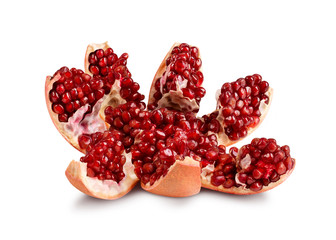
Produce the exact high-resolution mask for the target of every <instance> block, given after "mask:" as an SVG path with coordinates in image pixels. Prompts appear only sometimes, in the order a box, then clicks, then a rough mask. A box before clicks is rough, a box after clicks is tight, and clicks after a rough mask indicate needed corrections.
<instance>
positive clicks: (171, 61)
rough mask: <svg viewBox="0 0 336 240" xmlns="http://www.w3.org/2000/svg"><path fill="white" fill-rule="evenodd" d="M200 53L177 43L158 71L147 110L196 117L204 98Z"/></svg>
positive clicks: (193, 48) (186, 45)
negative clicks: (175, 112)
mask: <svg viewBox="0 0 336 240" xmlns="http://www.w3.org/2000/svg"><path fill="white" fill-rule="evenodd" d="M201 66H202V60H201V58H200V52H199V49H198V48H197V47H195V46H190V45H188V44H186V43H181V44H179V43H175V44H174V45H173V46H172V47H171V49H170V50H169V51H168V53H167V55H166V56H165V58H164V59H163V61H162V63H161V64H160V66H159V69H158V70H157V72H156V74H155V76H154V79H153V83H152V86H151V89H150V93H149V99H148V109H149V110H154V109H157V108H161V107H169V108H173V109H176V110H179V111H190V112H194V113H197V112H198V110H199V106H200V101H201V99H202V98H203V97H204V95H205V92H206V91H205V89H204V88H203V87H202V83H203V79H204V77H203V73H202V71H201Z"/></svg>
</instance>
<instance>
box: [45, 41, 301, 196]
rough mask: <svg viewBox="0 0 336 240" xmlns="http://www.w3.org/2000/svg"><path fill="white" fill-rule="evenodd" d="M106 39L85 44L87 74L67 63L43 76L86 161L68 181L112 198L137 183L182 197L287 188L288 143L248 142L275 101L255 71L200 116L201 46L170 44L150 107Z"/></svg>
mask: <svg viewBox="0 0 336 240" xmlns="http://www.w3.org/2000/svg"><path fill="white" fill-rule="evenodd" d="M127 58H128V54H126V53H124V54H122V55H120V57H118V55H117V54H116V53H114V51H113V50H112V48H110V47H109V46H108V45H107V43H103V44H92V45H89V46H88V48H87V51H86V56H85V72H84V71H82V70H79V69H75V68H71V69H69V68H67V67H62V68H61V69H59V70H58V71H57V72H56V73H55V74H54V75H53V76H52V77H51V76H50V77H47V80H46V88H45V89H46V91H45V94H46V102H47V107H48V111H49V114H50V116H51V118H52V120H53V123H54V124H55V126H56V128H57V129H58V130H59V131H60V133H61V134H62V135H63V136H64V138H65V139H66V140H67V141H68V142H69V143H70V144H72V145H73V146H74V147H75V148H77V149H78V150H79V151H81V152H83V153H84V154H85V155H84V156H83V157H81V159H80V161H79V162H77V161H72V162H71V163H70V164H69V166H68V168H67V170H66V176H67V178H68V179H69V181H70V182H71V183H72V184H73V185H74V186H75V187H76V188H77V189H79V190H80V191H82V192H84V193H86V194H88V195H90V196H93V197H96V198H102V199H116V198H119V197H121V196H123V195H125V194H126V193H127V192H129V191H130V190H131V189H132V188H133V187H134V186H135V184H136V183H137V182H138V181H140V183H141V187H142V188H143V189H144V190H146V191H149V192H152V193H155V194H159V195H164V196H171V197H186V196H191V195H194V194H197V193H198V192H199V191H200V189H201V187H205V188H209V189H213V190H217V191H221V192H226V193H232V194H241V195H247V194H255V193H260V192H264V191H267V190H269V189H271V188H274V187H275V186H277V185H279V184H280V183H282V182H283V181H284V180H285V179H286V178H287V177H288V176H289V175H290V174H291V173H292V171H293V169H294V166H295V160H294V159H293V158H292V157H291V155H290V150H289V147H288V146H287V145H285V146H279V145H278V143H277V142H276V140H274V139H266V138H255V139H253V140H252V142H251V143H250V144H247V145H245V146H243V147H241V148H240V149H239V150H238V149H237V148H236V147H232V148H231V149H230V150H228V151H227V149H226V147H228V146H229V145H231V144H233V143H235V142H237V141H239V140H241V139H243V138H244V137H246V136H247V135H248V134H250V133H251V132H252V131H253V130H255V129H256V128H257V127H258V126H259V125H260V123H261V121H262V120H263V119H264V117H265V115H266V113H267V110H268V108H269V106H270V102H271V99H272V93H273V91H272V89H271V88H270V87H269V83H268V82H266V81H264V80H263V79H262V77H261V76H260V75H258V74H254V75H250V76H247V77H245V78H239V79H238V80H236V81H234V82H231V83H224V84H223V86H222V87H221V89H220V90H218V94H217V107H216V109H215V110H214V111H213V112H212V113H209V114H207V115H204V116H202V117H197V116H196V114H197V112H198V110H199V106H200V101H201V99H202V98H203V97H204V95H205V89H204V88H203V87H202V83H203V80H204V76H203V74H202V72H201V66H202V60H201V58H200V53H199V49H198V48H197V47H195V46H190V45H188V44H186V43H182V44H178V43H176V44H174V45H173V47H172V48H171V49H170V50H169V52H168V54H167V55H166V57H165V58H164V60H163V62H162V63H161V65H160V66H159V69H158V71H157V73H156V74H155V76H154V79H153V83H152V86H151V89H150V93H149V100H148V107H147V108H146V104H145V103H144V101H143V100H144V95H142V94H141V93H139V89H140V86H139V84H138V83H136V82H135V81H134V80H133V79H132V78H131V73H130V72H129V70H128V68H127Z"/></svg>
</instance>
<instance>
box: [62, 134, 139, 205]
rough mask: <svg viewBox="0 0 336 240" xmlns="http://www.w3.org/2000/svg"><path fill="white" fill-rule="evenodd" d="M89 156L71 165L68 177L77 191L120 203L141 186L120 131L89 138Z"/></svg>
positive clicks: (88, 136)
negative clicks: (135, 188)
mask: <svg viewBox="0 0 336 240" xmlns="http://www.w3.org/2000/svg"><path fill="white" fill-rule="evenodd" d="M86 139H89V140H87V141H86V142H87V143H88V144H87V145H86V148H85V151H86V155H85V156H84V157H81V159H80V162H76V161H72V162H71V163H70V164H69V166H68V168H67V170H66V172H65V174H66V176H67V178H68V180H69V181H70V183H71V184H72V185H73V186H74V187H76V188H77V189H78V190H80V191H82V192H83V193H85V194H88V195H90V196H93V197H96V198H101V199H117V198H120V197H122V196H124V195H125V194H126V193H128V192H129V191H130V190H131V189H132V188H133V187H134V186H135V184H136V183H137V182H138V178H137V177H136V175H135V174H134V166H133V164H132V162H131V157H130V155H128V154H126V153H125V150H124V147H123V144H122V142H121V139H120V133H118V132H117V131H105V132H103V133H101V132H97V133H94V134H91V135H86Z"/></svg>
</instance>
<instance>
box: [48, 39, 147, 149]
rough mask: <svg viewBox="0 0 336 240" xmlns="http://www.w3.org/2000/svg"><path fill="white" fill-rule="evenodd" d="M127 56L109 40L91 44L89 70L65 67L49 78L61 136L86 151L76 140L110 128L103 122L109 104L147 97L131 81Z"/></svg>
mask: <svg viewBox="0 0 336 240" xmlns="http://www.w3.org/2000/svg"><path fill="white" fill-rule="evenodd" d="M97 47H101V48H99V49H97ZM111 56H112V58H113V59H112V60H110V58H111ZM127 58H128V54H126V53H124V54H122V55H121V56H120V57H118V56H117V55H116V54H115V53H114V52H113V50H112V48H110V47H109V46H108V45H107V43H104V44H92V45H89V46H88V49H87V51H86V58H85V69H86V73H84V72H83V71H82V70H79V69H75V68H72V69H69V68H67V67H62V68H61V69H59V70H58V71H56V73H55V74H54V75H53V76H48V77H47V79H46V83H45V96H46V103H47V107H48V111H49V114H50V117H51V119H52V121H53V123H54V125H55V126H56V128H57V129H58V130H59V132H60V133H61V134H62V136H63V137H64V138H65V139H66V140H67V141H68V142H69V143H70V144H71V145H73V146H74V147H75V148H76V149H78V150H80V151H83V150H82V149H81V148H80V146H79V145H78V142H77V138H78V137H79V136H80V135H82V134H92V133H95V132H102V131H104V130H106V129H107V127H106V124H105V122H104V118H105V115H104V110H105V108H106V106H110V107H113V108H114V107H117V106H118V105H120V104H123V103H127V102H130V101H131V102H136V103H139V102H141V101H142V100H144V95H142V94H140V93H139V89H140V86H139V84H138V83H136V82H134V81H133V80H132V78H131V73H130V72H129V71H128V68H127ZM94 59H97V61H94ZM101 59H105V60H101ZM105 68H106V69H105ZM94 69H95V70H94ZM97 69H98V70H97ZM143 104H144V103H143ZM144 106H145V105H144Z"/></svg>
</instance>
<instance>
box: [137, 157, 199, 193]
mask: <svg viewBox="0 0 336 240" xmlns="http://www.w3.org/2000/svg"><path fill="white" fill-rule="evenodd" d="M200 172H201V168H200V164H199V162H198V161H195V160H193V159H192V158H190V157H185V159H184V160H183V161H179V160H177V161H176V162H175V163H174V164H173V165H172V166H171V167H170V169H169V171H168V173H167V175H166V176H164V177H161V178H160V179H159V180H157V181H156V182H155V183H154V184H153V185H152V186H150V185H149V184H146V185H145V184H143V183H141V187H142V188H143V189H144V190H146V191H148V192H151V193H154V194H158V195H163V196H168V197H189V196H192V195H195V194H198V193H199V192H200V189H201V179H200Z"/></svg>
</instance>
